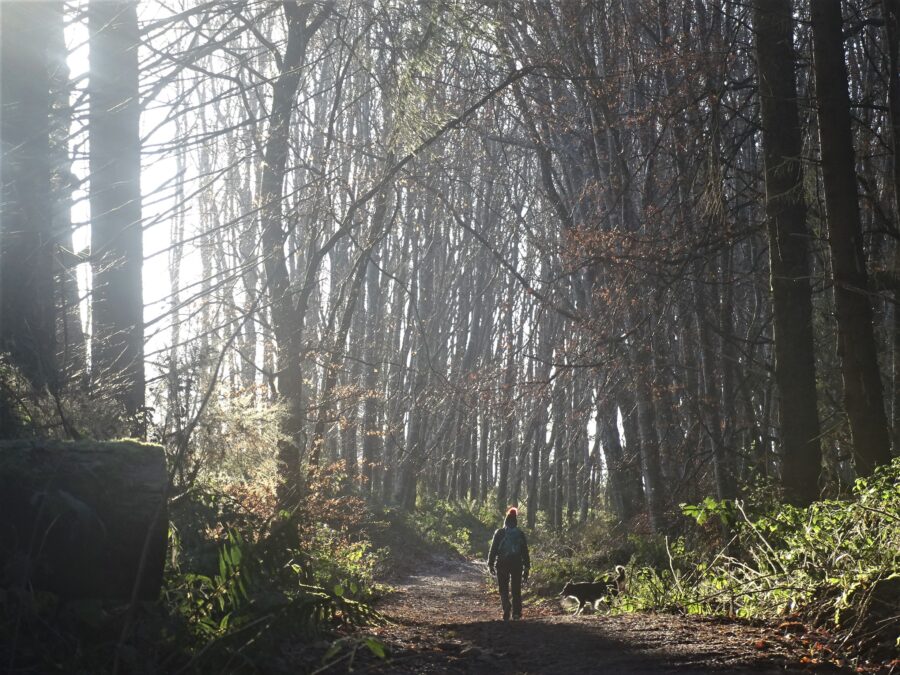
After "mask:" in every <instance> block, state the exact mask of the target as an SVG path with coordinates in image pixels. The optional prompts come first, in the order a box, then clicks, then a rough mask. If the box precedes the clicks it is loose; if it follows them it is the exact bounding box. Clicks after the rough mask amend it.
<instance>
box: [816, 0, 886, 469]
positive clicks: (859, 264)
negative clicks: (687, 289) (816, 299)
mask: <svg viewBox="0 0 900 675" xmlns="http://www.w3.org/2000/svg"><path fill="white" fill-rule="evenodd" d="M810 16H811V19H812V28H813V61H814V69H815V74H816V98H817V111H818V120H819V141H820V147H821V153H822V176H823V179H824V183H825V208H826V211H827V220H828V237H829V245H830V248H831V267H832V275H833V277H834V304H835V313H836V315H837V329H838V351H839V354H840V359H841V375H842V377H843V385H844V407H845V409H846V411H847V417H848V419H849V421H850V435H851V437H852V439H853V454H854V459H855V464H856V472H857V474H858V475H860V476H867V475H869V474H870V473H872V470H873V469H874V468H875V467H876V466H878V465H879V464H885V463H887V462H889V461H890V458H891V452H890V441H889V439H888V431H887V418H886V416H885V412H884V400H883V397H882V390H881V376H880V374H879V371H878V361H877V354H876V346H875V336H874V331H873V326H872V305H871V301H870V298H869V282H868V273H867V271H866V263H865V256H864V253H863V240H862V228H861V224H860V216H859V199H858V195H857V191H856V168H855V165H854V157H853V154H854V153H853V138H852V133H851V129H850V93H849V89H848V81H847V65H846V63H845V61H844V48H843V34H842V32H843V20H842V17H841V3H840V0H815V2H813V3H811V14H810Z"/></svg>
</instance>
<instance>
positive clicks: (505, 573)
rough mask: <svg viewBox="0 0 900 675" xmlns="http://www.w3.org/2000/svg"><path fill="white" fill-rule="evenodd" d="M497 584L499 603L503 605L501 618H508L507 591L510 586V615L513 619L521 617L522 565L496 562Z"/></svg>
mask: <svg viewBox="0 0 900 675" xmlns="http://www.w3.org/2000/svg"><path fill="white" fill-rule="evenodd" d="M497 583H498V584H499V586H500V602H501V603H502V604H503V618H504V619H508V618H509V610H510V601H509V591H510V586H512V615H513V617H514V618H519V617H521V616H522V563H521V562H519V561H514V562H507V563H503V562H498V563H497Z"/></svg>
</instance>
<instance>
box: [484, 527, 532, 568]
mask: <svg viewBox="0 0 900 675" xmlns="http://www.w3.org/2000/svg"><path fill="white" fill-rule="evenodd" d="M505 534H506V528H505V527H501V528H500V529H499V530H497V531H496V532H494V539H493V540H492V541H491V552H490V553H488V567H493V566H494V563H495V562H497V554H498V553H499V552H500V542H501V541H503V536H504V535H505ZM522 542H523V543H524V546H523V549H522V570H523V571H524V572H526V573H527V572H528V570H530V569H531V558H530V557H529V556H528V538H527V537H526V536H525V533H524V532H522Z"/></svg>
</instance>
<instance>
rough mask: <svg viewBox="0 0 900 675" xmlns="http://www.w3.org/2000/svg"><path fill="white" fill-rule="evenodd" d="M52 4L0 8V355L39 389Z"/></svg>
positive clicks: (47, 344) (49, 321)
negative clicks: (8, 356)
mask: <svg viewBox="0 0 900 675" xmlns="http://www.w3.org/2000/svg"><path fill="white" fill-rule="evenodd" d="M55 11H61V7H59V6H55V5H51V4H49V3H31V2H7V3H3V5H2V6H0V21H2V23H0V45H2V52H0V102H2V105H3V110H2V114H0V140H2V146H0V181H2V198H0V351H8V352H9V353H10V356H11V358H12V362H13V363H14V364H15V365H16V366H18V367H19V369H20V370H21V372H22V373H23V374H24V375H25V376H26V377H27V378H28V379H29V380H30V381H31V382H32V384H33V385H35V386H36V387H39V388H40V387H43V386H46V385H48V384H52V383H53V381H54V380H55V377H56V359H55V352H56V337H55V333H56V312H55V306H54V305H55V299H54V285H53V275H54V267H53V254H54V245H55V241H54V237H53V231H52V209H51V199H52V198H51V184H50V133H49V112H50V77H49V71H48V65H49V63H48V45H49V34H48V29H49V27H50V26H51V25H52V15H51V13H52V12H55Z"/></svg>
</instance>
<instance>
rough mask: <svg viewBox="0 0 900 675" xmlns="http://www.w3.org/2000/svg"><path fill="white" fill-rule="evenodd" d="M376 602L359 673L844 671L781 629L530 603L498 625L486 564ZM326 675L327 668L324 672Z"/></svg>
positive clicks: (441, 572) (402, 584)
mask: <svg viewBox="0 0 900 675" xmlns="http://www.w3.org/2000/svg"><path fill="white" fill-rule="evenodd" d="M394 586H395V589H396V590H395V592H394V593H392V594H390V595H389V596H388V597H386V598H385V599H383V600H382V601H381V603H379V605H378V609H379V611H381V612H382V613H383V614H384V615H385V616H386V617H388V618H389V620H390V623H388V624H386V625H383V626H378V627H375V628H372V629H371V630H370V633H371V634H372V635H374V636H376V637H377V638H378V639H379V640H380V641H382V642H383V643H384V644H385V645H386V646H387V648H388V650H389V653H390V657H389V659H387V660H385V661H378V660H375V659H374V658H368V659H365V660H364V662H362V663H359V664H358V665H357V667H355V668H354V672H356V673H362V672H366V673H492V674H493V673H522V674H532V673H533V674H539V673H554V674H556V673H572V674H574V675H578V674H580V673H597V672H604V673H715V672H720V673H726V672H727V673H786V672H787V673H810V672H815V673H840V672H852V671H850V670H848V669H842V668H840V667H838V666H836V665H834V664H833V663H832V662H829V661H828V660H825V659H821V658H817V657H816V655H815V654H812V653H810V650H809V649H806V648H804V647H803V645H802V644H798V643H797V641H796V637H797V636H796V634H793V633H786V632H785V631H779V630H778V629H777V627H771V626H769V627H766V626H752V625H748V624H745V623H737V622H734V621H728V620H723V619H712V618H701V617H685V616H678V615H672V614H624V615H617V616H610V615H606V614H603V613H600V614H591V615H583V616H573V615H571V614H569V613H567V612H564V611H563V609H562V607H561V606H560V604H559V603H555V602H545V603H540V604H536V603H528V602H526V604H525V609H524V620H522V621H510V622H504V621H502V620H500V614H501V612H500V602H499V597H498V596H497V593H496V591H494V590H493V587H492V585H490V584H489V577H488V576H487V574H486V570H485V567H484V564H483V563H477V562H470V561H466V560H461V559H455V560H454V559H450V558H447V557H432V558H429V559H427V560H424V561H422V564H421V566H420V568H419V569H418V570H416V571H415V572H413V573H412V575H411V576H409V577H406V578H404V579H401V580H399V581H397V582H395V584H394ZM325 672H329V671H328V670H326V671H325Z"/></svg>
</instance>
